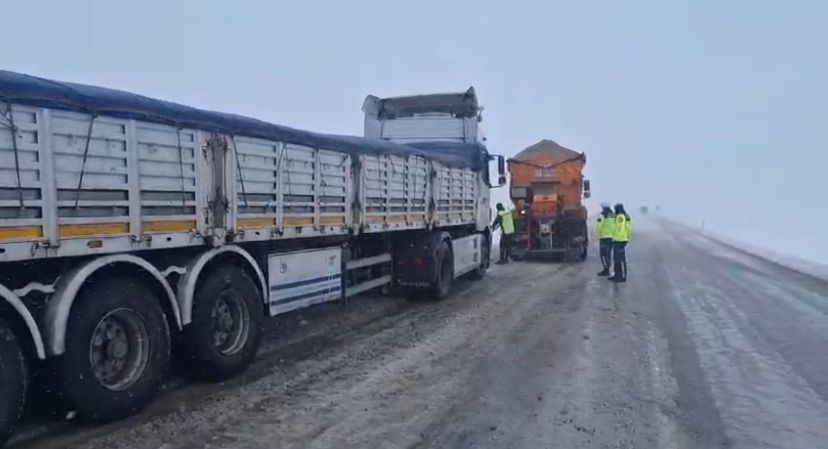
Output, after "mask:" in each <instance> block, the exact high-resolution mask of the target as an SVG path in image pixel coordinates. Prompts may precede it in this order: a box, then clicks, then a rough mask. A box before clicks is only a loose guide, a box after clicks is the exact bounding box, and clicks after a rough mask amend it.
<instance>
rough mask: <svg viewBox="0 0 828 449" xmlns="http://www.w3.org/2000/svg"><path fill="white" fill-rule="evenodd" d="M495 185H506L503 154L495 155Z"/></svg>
mask: <svg viewBox="0 0 828 449" xmlns="http://www.w3.org/2000/svg"><path fill="white" fill-rule="evenodd" d="M497 185H498V187H501V186H505V185H506V159H504V158H503V156H500V155H498V156H497Z"/></svg>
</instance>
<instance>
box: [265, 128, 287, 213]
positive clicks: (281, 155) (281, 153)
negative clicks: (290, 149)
mask: <svg viewBox="0 0 828 449" xmlns="http://www.w3.org/2000/svg"><path fill="white" fill-rule="evenodd" d="M285 153H287V145H286V144H284V143H283V144H280V145H279V157H278V158H277V159H276V182H277V183H281V182H282V179H281V178H280V176H282V171H281V167H282V159H283V158H284V157H285ZM277 185H278V184H277ZM280 190H281V189H280ZM280 194H281V192H280ZM276 201H277V203H278V198H277V200H276ZM269 208H270V202H269V201H268V203H267V204H265V205H264V210H265V211H267V209H269Z"/></svg>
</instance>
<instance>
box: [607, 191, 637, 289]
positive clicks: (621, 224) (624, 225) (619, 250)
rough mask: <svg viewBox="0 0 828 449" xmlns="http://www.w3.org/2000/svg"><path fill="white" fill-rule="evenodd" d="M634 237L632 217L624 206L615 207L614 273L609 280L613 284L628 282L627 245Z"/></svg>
mask: <svg viewBox="0 0 828 449" xmlns="http://www.w3.org/2000/svg"><path fill="white" fill-rule="evenodd" d="M631 236H632V224H631V223H630V216H629V214H627V211H625V210H624V205H623V204H616V205H615V229H613V233H612V258H613V262H615V263H614V270H613V271H614V272H613V274H612V277H611V278H609V279H610V280H611V281H613V282H627V243H630V237H631Z"/></svg>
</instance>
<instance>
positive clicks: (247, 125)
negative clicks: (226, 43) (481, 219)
mask: <svg viewBox="0 0 828 449" xmlns="http://www.w3.org/2000/svg"><path fill="white" fill-rule="evenodd" d="M0 101H1V102H8V103H17V104H25V105H30V106H37V107H46V108H52V109H63V110H70V111H78V112H84V113H93V114H96V115H106V116H110V117H116V118H123V119H135V120H142V121H147V122H153V123H161V124H165V125H171V126H176V127H181V128H194V129H200V130H204V131H212V132H219V133H223V134H231V135H237V136H247V137H255V138H260V139H268V140H275V141H280V142H287V143H294V144H299V145H307V146H310V147H315V148H324V149H328V150H334V151H341V152H346V153H350V154H396V155H400V156H405V155H420V156H425V157H429V158H431V159H435V160H438V161H440V162H443V163H445V164H448V165H452V166H461V167H472V168H474V169H480V168H481V167H482V166H483V164H485V158H486V155H485V147H483V146H482V145H477V144H460V143H458V144H444V143H441V142H429V143H428V145H424V144H417V145H416V146H414V145H401V144H397V143H393V142H389V141H385V140H379V139H368V138H364V137H356V136H339V135H332V134H322V133H315V132H310V131H303V130H299V129H295V128H290V127H287V126H281V125H275V124H272V123H268V122H264V121H262V120H257V119H254V118H249V117H243V116H240V115H235V114H228V113H224V112H213V111H206V110H203V109H197V108H192V107H189V106H184V105H181V104H177V103H172V102H169V101H163V100H157V99H154V98H149V97H145V96H143V95H138V94H133V93H129V92H124V91H121V90H115V89H109V88H105V87H97V86H89V85H85V84H76V83H68V82H62V81H52V80H48V79H44V78H38V77H35V76H31V75H24V74H21V73H15V72H9V71H5V70H0Z"/></svg>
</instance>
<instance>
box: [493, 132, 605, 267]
mask: <svg viewBox="0 0 828 449" xmlns="http://www.w3.org/2000/svg"><path fill="white" fill-rule="evenodd" d="M508 164H509V175H510V176H511V181H510V186H509V196H510V197H511V199H512V203H513V204H514V205H515V208H514V210H513V216H514V219H515V236H514V238H513V239H512V245H513V247H512V256H513V257H514V258H515V259H522V258H529V257H533V256H535V257H543V256H559V257H563V258H564V259H566V260H586V257H587V250H588V243H589V242H588V232H587V210H586V207H584V204H583V201H582V199H583V198H589V196H590V191H589V181H588V180H585V179H584V175H583V170H584V165H586V155H585V154H584V153H578V152H576V151H573V150H570V149H569V148H565V147H562V146H560V145H558V144H557V143H555V142H554V141H552V140H542V141H540V142H538V143H536V144H534V145H532V146H530V147H528V148H526V149H525V150H523V151H521V152H520V153H518V154H517V155H515V157H513V158H511V159H509V161H508Z"/></svg>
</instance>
